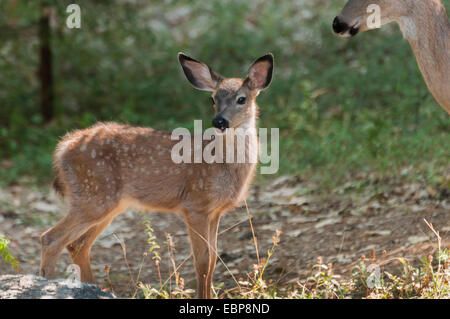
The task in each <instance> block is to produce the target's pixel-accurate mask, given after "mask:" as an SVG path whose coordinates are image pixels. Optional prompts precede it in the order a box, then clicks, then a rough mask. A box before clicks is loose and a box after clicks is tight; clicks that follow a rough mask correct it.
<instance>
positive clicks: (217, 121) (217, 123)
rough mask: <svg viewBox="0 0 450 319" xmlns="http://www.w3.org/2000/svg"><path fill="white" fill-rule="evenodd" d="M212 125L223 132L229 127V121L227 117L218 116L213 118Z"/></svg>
mask: <svg viewBox="0 0 450 319" xmlns="http://www.w3.org/2000/svg"><path fill="white" fill-rule="evenodd" d="M212 125H213V126H214V127H215V128H218V129H219V130H221V131H222V132H223V131H225V129H227V128H228V127H229V123H228V121H227V120H226V119H224V118H223V117H222V116H217V117H215V118H214V119H213V121H212Z"/></svg>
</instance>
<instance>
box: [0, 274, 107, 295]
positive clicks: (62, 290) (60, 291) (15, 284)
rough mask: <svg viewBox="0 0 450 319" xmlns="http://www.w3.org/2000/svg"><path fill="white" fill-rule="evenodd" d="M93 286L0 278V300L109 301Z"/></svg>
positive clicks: (27, 277) (28, 277)
mask: <svg viewBox="0 0 450 319" xmlns="http://www.w3.org/2000/svg"><path fill="white" fill-rule="evenodd" d="M111 298H115V296H114V295H113V294H111V293H109V292H105V291H103V290H101V289H100V288H99V287H97V286H96V285H93V284H88V283H85V282H80V281H78V280H72V279H55V280H48V279H45V278H43V277H39V276H35V275H3V276H0V299H111Z"/></svg>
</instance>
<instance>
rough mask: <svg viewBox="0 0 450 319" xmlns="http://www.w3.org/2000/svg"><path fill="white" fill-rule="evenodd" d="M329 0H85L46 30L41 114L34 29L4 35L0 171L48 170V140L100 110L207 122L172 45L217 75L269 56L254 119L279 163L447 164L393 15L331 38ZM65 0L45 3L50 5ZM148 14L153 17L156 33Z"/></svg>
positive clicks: (436, 115) (329, 170)
mask: <svg viewBox="0 0 450 319" xmlns="http://www.w3.org/2000/svg"><path fill="white" fill-rule="evenodd" d="M340 2H342V3H340ZM340 2H338V3H333V4H332V3H329V1H322V0H317V1H314V3H311V4H305V5H302V6H299V5H295V4H292V3H279V2H278V1H252V2H250V3H248V2H240V1H223V0H222V1H219V0H214V1H208V2H204V1H195V2H191V1H176V2H167V3H166V2H165V3H164V5H162V4H156V3H147V4H146V5H145V8H147V10H137V9H136V8H135V7H133V5H130V4H127V5H118V4H116V5H108V4H107V3H106V2H101V1H100V2H98V3H96V4H93V3H91V4H85V5H84V8H85V10H84V11H83V12H84V13H83V21H84V22H83V23H84V27H82V29H80V30H76V31H75V30H71V31H69V32H67V30H64V28H63V26H59V27H57V28H56V29H55V30H54V38H53V42H52V45H53V50H54V76H55V98H56V100H55V111H56V118H55V120H54V121H53V122H51V123H50V124H47V125H44V124H43V123H42V118H41V116H40V114H39V100H38V97H39V85H38V83H37V80H36V78H35V76H34V74H35V71H36V69H37V67H38V64H37V63H38V56H37V50H36V44H37V38H35V37H33V36H31V38H30V36H28V37H26V36H23V37H21V36H17V37H6V38H5V41H4V42H2V45H1V46H0V49H1V50H3V51H2V52H3V53H2V54H1V55H0V56H1V58H0V67H1V69H2V75H0V91H1V92H2V94H0V103H1V105H2V109H1V110H0V118H1V119H0V159H2V160H1V161H0V182H1V183H2V184H7V183H12V182H15V181H17V180H18V179H20V178H22V177H24V176H26V177H27V178H30V177H31V178H32V179H34V180H35V181H36V180H37V181H38V182H42V181H43V182H48V181H49V180H50V179H51V176H52V173H51V157H52V153H53V150H54V147H55V145H56V143H57V141H58V139H59V138H60V137H61V136H62V135H64V134H65V133H66V132H67V131H70V130H72V129H75V128H83V127H87V126H89V125H91V124H93V123H95V122H96V121H98V120H107V121H108V120H113V121H119V122H125V123H129V124H134V125H146V126H152V127H155V128H160V129H173V128H176V127H179V126H183V127H188V128H192V126H193V120H194V119H203V120H204V121H206V122H205V123H210V121H211V118H212V117H213V111H212V107H211V106H210V103H209V98H208V94H207V93H204V92H199V91H195V90H193V89H192V88H191V86H190V85H189V84H188V83H187V82H186V80H185V79H184V77H183V76H182V74H181V71H180V67H179V66H178V65H177V59H176V53H177V52H178V51H185V52H187V53H188V54H191V55H193V56H195V57H197V58H199V59H201V60H203V61H206V62H207V63H209V64H210V65H211V66H212V67H213V68H215V69H216V70H217V71H218V72H220V73H222V74H223V75H224V76H244V75H245V72H246V70H247V68H248V66H249V65H250V63H251V62H252V61H253V59H255V58H256V57H258V56H260V55H262V54H265V53H266V52H268V51H271V52H273V53H274V54H275V59H276V68H275V75H274V81H273V83H272V85H271V87H270V88H269V89H268V90H267V91H266V92H264V93H263V94H261V97H260V98H259V104H260V111H261V116H260V118H261V121H260V126H261V127H278V128H280V174H297V175H301V176H321V183H322V184H324V185H326V184H328V183H337V182H339V180H341V177H342V176H344V175H345V174H347V173H348V172H350V171H356V170H375V171H379V172H384V173H386V174H389V172H392V171H395V170H399V169H401V168H402V167H405V166H410V165H412V166H414V167H419V168H420V169H418V174H422V175H426V176H428V175H433V174H434V173H433V172H440V171H442V169H443V168H444V169H447V170H448V158H449V156H450V153H449V152H450V138H449V137H450V135H449V133H450V117H449V116H448V114H446V112H445V111H443V110H442V108H440V107H439V105H438V104H437V103H436V102H435V101H434V100H433V98H432V96H431V94H430V93H429V92H428V90H427V88H426V85H425V83H424V81H423V79H422V76H421V74H420V72H419V70H418V68H417V64H416V61H415V58H414V56H413V54H412V51H411V49H410V48H409V45H408V43H407V41H406V40H404V39H402V36H401V32H400V31H399V30H398V27H397V26H396V25H394V24H393V25H389V26H385V27H383V29H382V30H377V31H371V32H366V33H363V34H361V35H358V36H357V37H355V38H353V39H349V40H344V39H340V38H338V37H336V36H335V35H334V34H332V31H331V26H330V24H331V21H332V18H333V16H334V15H335V14H336V13H337V12H338V11H339V8H340V7H341V6H342V5H343V4H344V2H345V1H340ZM68 3H69V2H67V4H68ZM65 5H66V3H64V1H62V2H61V3H59V4H58V5H55V7H56V9H57V12H58V14H59V15H60V16H61V17H64V14H65V13H64V8H65ZM20 6H23V8H22V7H21V10H22V11H20V12H21V13H19V12H18V11H17V12H12V13H11V12H10V13H8V12H9V11H8V10H6V11H5V12H3V13H2V15H4V17H5V18H7V17H9V18H11V19H13V18H14V19H16V20H17V21H18V22H19V23H22V24H23V25H27V23H29V22H30V21H34V19H35V18H36V15H37V12H36V6H34V5H27V4H20ZM221 7H222V9H223V10H221V9H220V8H221ZM180 8H184V9H186V10H190V13H188V14H187V17H188V18H186V19H184V20H183V19H181V20H180V21H178V22H176V23H175V22H174V24H173V25H170V26H169V25H167V24H164V21H163V22H161V21H160V20H158V18H157V17H158V12H163V11H164V12H169V13H172V14H173V13H174V12H177V11H175V10H179V9H180ZM112 12H114V14H111V13H112ZM8 14H9V15H8ZM169 16H170V15H169ZM5 21H6V20H5ZM148 21H153V22H154V23H157V22H158V23H159V24H158V25H159V27H158V31H156V29H152V28H151V27H149V26H148ZM119 26H120V27H119ZM0 36H1V34H0ZM1 50H0V51H1ZM6 79H8V80H6ZM435 175H436V174H435ZM268 178H270V176H268Z"/></svg>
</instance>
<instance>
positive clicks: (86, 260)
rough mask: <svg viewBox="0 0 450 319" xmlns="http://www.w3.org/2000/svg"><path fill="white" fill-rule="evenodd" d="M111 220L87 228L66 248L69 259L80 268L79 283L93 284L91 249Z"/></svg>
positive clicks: (107, 219) (110, 218) (107, 218)
mask: <svg viewBox="0 0 450 319" xmlns="http://www.w3.org/2000/svg"><path fill="white" fill-rule="evenodd" d="M111 215H112V214H111ZM112 220H113V216H107V217H106V218H105V219H104V220H103V221H101V222H100V223H98V224H96V225H94V226H92V227H91V228H89V230H88V231H87V232H86V233H84V234H83V235H81V237H79V238H78V239H76V240H75V241H73V242H72V243H70V244H69V245H67V246H66V248H67V250H68V251H69V253H70V258H71V259H72V261H73V262H74V263H75V264H77V265H78V266H79V267H80V270H81V281H84V282H91V283H95V279H94V274H93V273H92V269H91V263H90V252H91V247H92V244H93V243H94V242H95V240H96V239H97V237H98V236H99V235H100V234H101V233H102V232H103V231H104V230H105V228H106V227H108V225H109V224H110V223H111V221H112Z"/></svg>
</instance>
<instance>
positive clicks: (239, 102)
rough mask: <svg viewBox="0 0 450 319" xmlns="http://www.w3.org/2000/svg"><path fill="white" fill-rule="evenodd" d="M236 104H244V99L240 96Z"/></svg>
mask: <svg viewBox="0 0 450 319" xmlns="http://www.w3.org/2000/svg"><path fill="white" fill-rule="evenodd" d="M237 103H238V104H245V97H243V96H241V97H240V98H238V100H237Z"/></svg>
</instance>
